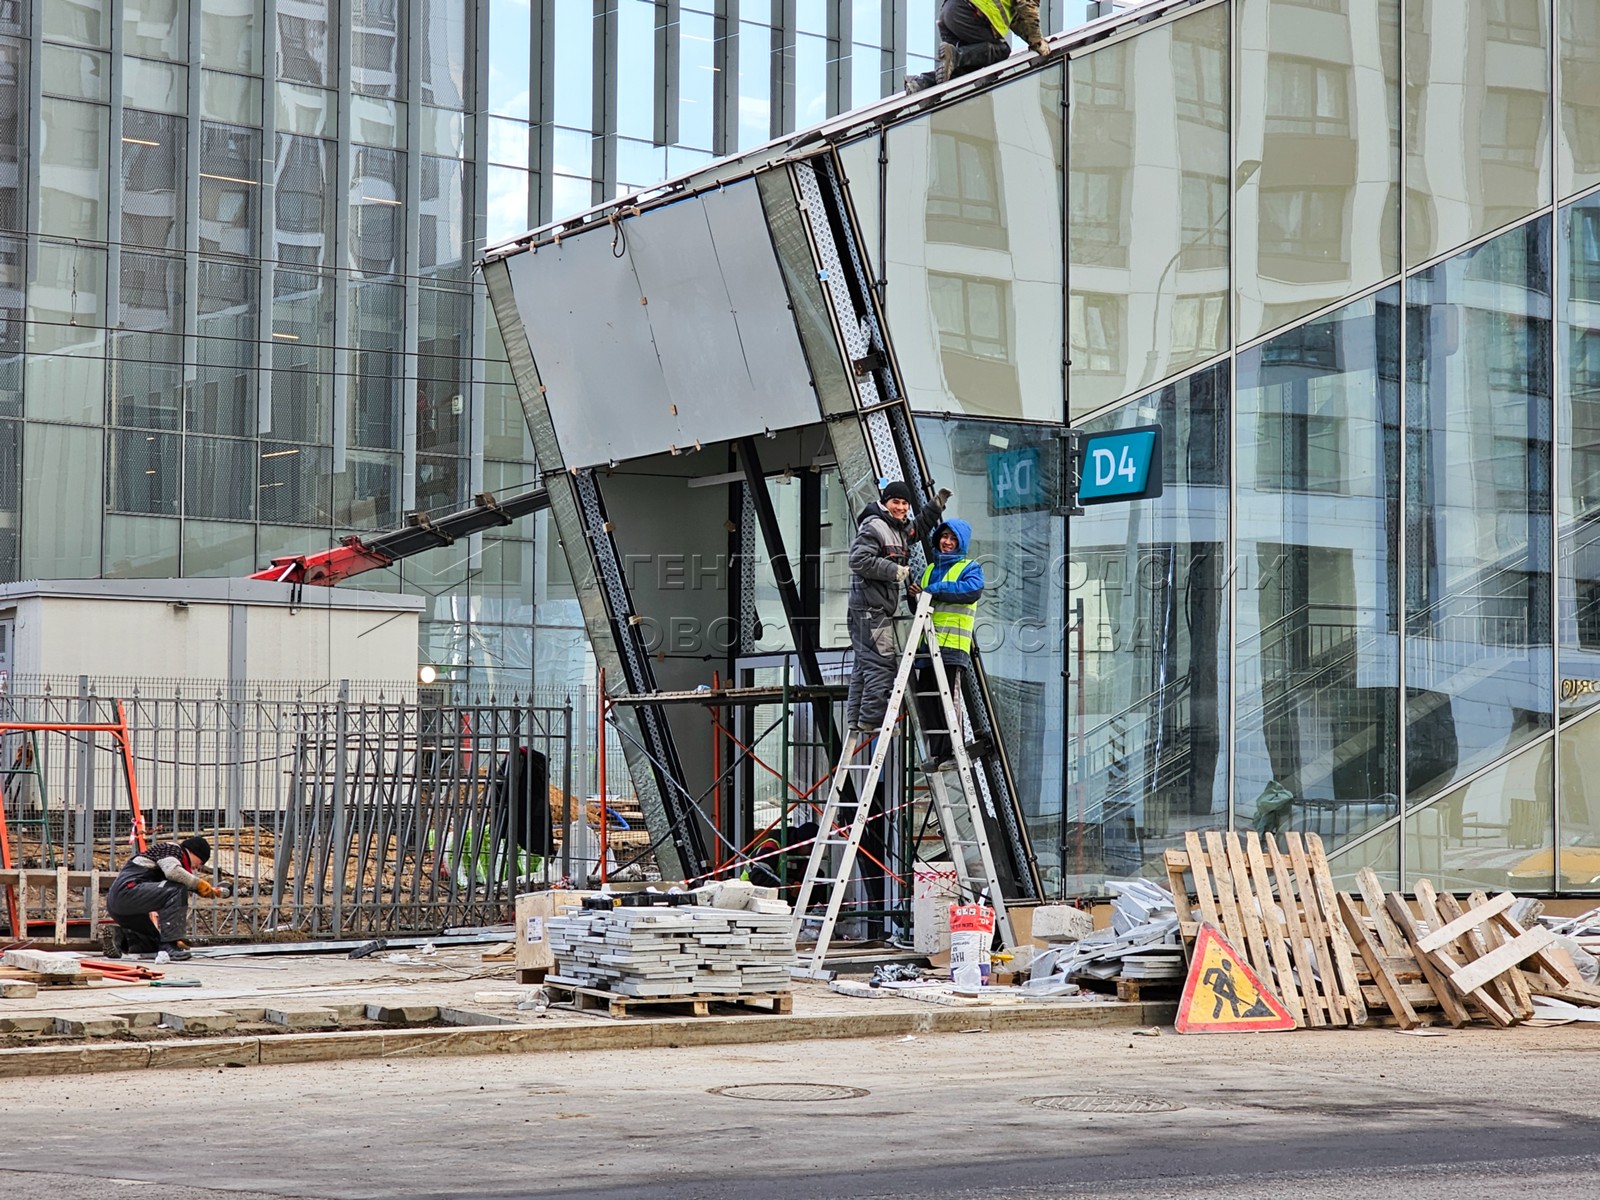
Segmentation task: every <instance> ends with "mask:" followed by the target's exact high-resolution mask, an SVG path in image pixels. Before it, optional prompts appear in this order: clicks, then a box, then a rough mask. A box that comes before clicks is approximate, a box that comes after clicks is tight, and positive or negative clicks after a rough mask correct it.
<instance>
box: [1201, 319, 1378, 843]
mask: <svg viewBox="0 0 1600 1200" xmlns="http://www.w3.org/2000/svg"><path fill="white" fill-rule="evenodd" d="M1399 298H1400V297H1399V291H1398V289H1396V288H1386V289H1384V290H1383V291H1382V292H1379V293H1378V294H1377V295H1375V296H1369V297H1367V298H1366V299H1364V300H1358V301H1356V302H1355V303H1353V304H1350V305H1347V306H1346V307H1345V308H1342V309H1340V310H1338V311H1337V312H1335V313H1332V314H1330V315H1328V316H1326V317H1322V318H1320V319H1318V320H1316V321H1312V322H1310V323H1309V324H1305V325H1301V326H1298V327H1296V328H1294V329H1291V330H1288V331H1285V332H1283V333H1280V334H1278V335H1277V336H1275V337H1273V338H1272V339H1270V340H1269V341H1267V342H1264V343H1262V344H1261V345H1259V346H1256V347H1255V348H1254V349H1252V350H1250V351H1248V352H1246V353H1244V354H1241V355H1240V356H1239V360H1238V372H1239V374H1238V385H1237V390H1236V410H1235V411H1236V418H1235V421H1236V424H1235V429H1236V437H1237V439H1238V469H1237V471H1236V473H1235V478H1236V485H1235V487H1236V492H1235V497H1236V504H1237V511H1238V516H1237V518H1236V527H1235V541H1234V547H1235V551H1234V553H1235V556H1236V557H1235V559H1234V562H1235V563H1236V565H1237V571H1236V588H1235V592H1236V602H1235V612H1236V614H1237V621H1238V625H1237V630H1236V638H1235V645H1236V651H1235V655H1236V657H1235V672H1236V674H1235V682H1234V695H1235V697H1236V700H1235V703H1236V710H1235V718H1234V748H1235V749H1234V759H1233V769H1234V815H1235V819H1236V821H1237V823H1238V824H1239V826H1240V827H1241V828H1252V829H1256V830H1259V831H1261V832H1263V833H1274V832H1279V831H1287V830H1300V831H1304V832H1314V833H1318V834H1320V835H1321V836H1322V839H1323V841H1324V843H1325V844H1328V845H1337V844H1339V843H1341V842H1344V841H1348V840H1349V839H1350V838H1352V837H1355V836H1358V835H1360V834H1361V833H1363V832H1365V831H1366V830H1367V829H1369V828H1371V827H1373V826H1375V825H1378V824H1380V823H1382V822H1384V821H1386V820H1388V819H1390V818H1392V817H1394V816H1396V815H1397V814H1398V812H1399V810H1400V791H1401V788H1400V739H1399V716H1400V702H1399V696H1400V692H1399V683H1400V661H1399V658H1400V636H1399V596H1400V589H1399V537H1398V528H1397V524H1398V522H1397V520H1396V515H1397V513H1398V509H1399V502H1400V462H1399V457H1400V440H1399V423H1400V379H1399V360H1400V312H1399Z"/></svg>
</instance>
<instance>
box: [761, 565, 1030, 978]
mask: <svg viewBox="0 0 1600 1200" xmlns="http://www.w3.org/2000/svg"><path fill="white" fill-rule="evenodd" d="M924 638H926V640H927V641H928V643H929V644H930V645H933V644H935V639H934V634H933V597H932V596H931V595H930V594H929V593H927V592H923V593H922V594H921V595H920V596H919V597H918V599H917V607H916V611H915V613H914V614H913V615H912V621H911V631H910V633H909V635H908V636H907V638H906V646H905V650H904V651H903V652H902V653H901V655H900V667H899V669H898V670H897V671H896V672H895V678H894V688H893V690H892V691H890V693H889V703H888V707H887V708H886V709H885V710H884V714H883V724H882V725H881V726H879V728H878V729H877V731H876V732H871V731H869V732H861V731H859V730H855V729H850V730H846V731H845V736H844V745H843V747H842V748H841V750H840V754H839V762H838V764H837V765H836V766H835V767H834V769H833V780H832V783H831V784H830V785H829V788H828V800H827V803H826V804H825V805H824V806H823V809H822V816H821V817H820V818H819V819H818V821H817V837H816V840H815V841H814V842H812V844H811V855H810V857H809V858H808V859H807V861H806V871H805V876H804V878H803V879H802V880H801V882H800V891H799V894H798V895H796V897H795V902H794V932H795V936H796V937H797V938H798V936H799V934H800V931H801V929H802V928H803V927H804V925H805V924H806V922H808V921H816V920H818V919H819V918H820V920H821V922H822V924H821V927H820V928H819V929H818V931H817V940H816V944H815V945H814V946H812V947H811V948H810V950H809V951H801V952H800V953H799V956H798V959H797V962H796V965H795V966H794V967H793V968H792V969H791V973H792V974H794V975H797V976H801V977H804V978H810V979H828V978H830V977H831V972H829V971H827V970H825V969H824V968H823V960H824V958H825V957H826V956H827V953H828V944H829V942H831V941H832V940H833V930H834V926H835V925H837V924H838V921H839V910H840V909H841V908H842V907H843V905H844V896H845V892H846V890H847V889H848V887H849V884H850V877H851V872H852V871H853V869H854V867H855V861H856V853H857V852H858V851H859V850H860V849H861V838H862V835H863V834H864V833H865V832H866V828H867V821H868V819H869V817H870V814H871V809H872V794H873V792H874V791H875V790H876V789H877V786H878V782H879V780H880V779H881V778H882V776H883V767H884V763H885V762H886V761H887V760H888V757H889V745H890V742H891V740H892V735H893V733H894V727H895V724H896V723H897V722H898V721H899V719H900V713H901V710H902V709H903V708H904V707H905V701H906V695H907V691H908V689H909V687H910V684H911V672H912V666H913V664H914V663H915V662H916V659H917V651H918V648H919V647H920V646H921V645H922V642H923V640H924ZM931 662H932V663H933V674H934V678H935V680H936V683H937V687H938V693H939V700H940V704H941V706H942V708H943V711H944V730H938V729H925V730H923V731H922V734H923V739H924V741H926V739H927V736H928V735H929V734H931V733H940V732H945V731H950V753H951V757H952V758H954V760H955V765H954V766H953V767H949V768H946V769H944V770H939V769H934V770H926V771H924V772H923V773H924V775H925V776H926V777H927V781H928V794H929V796H930V797H931V798H932V800H933V805H934V811H935V813H936V814H937V815H938V818H939V831H940V833H942V834H943V835H944V840H945V845H946V846H947V847H948V848H949V851H950V857H951V859H952V860H953V862H954V864H955V871H956V883H957V886H958V888H959V889H960V895H961V898H962V900H963V901H964V902H967V901H973V900H976V899H977V898H978V897H980V896H982V895H983V894H984V893H987V894H988V901H989V903H990V904H991V905H992V906H993V907H994V910H995V922H996V924H997V927H998V928H999V930H1000V933H1001V937H1002V939H1003V941H1004V943H1005V945H1006V946H1007V947H1010V946H1014V945H1015V944H1016V939H1015V938H1014V937H1013V935H1012V931H1011V918H1010V916H1009V914H1008V913H1007V912H1006V907H1005V901H1004V899H1003V898H1002V897H1001V895H1000V891H999V888H997V887H996V886H995V883H994V881H995V877H996V875H995V866H994V852H993V850H992V848H991V847H990V845H989V836H988V833H987V831H986V829H985V827H984V823H983V812H982V809H981V807H980V805H981V801H980V800H979V797H978V792H977V788H976V786H975V785H974V783H973V782H972V779H973V775H972V769H973V768H972V760H971V758H970V757H969V756H968V754H967V747H966V739H965V738H964V737H962V736H961V732H960V721H959V720H958V714H957V711H956V702H955V698H954V696H953V695H952V694H951V691H950V677H949V675H948V674H947V673H946V671H945V668H944V661H943V660H942V659H941V658H940V657H939V656H938V655H937V654H934V655H932V657H931ZM874 739H876V744H875V745H874V747H873V751H872V757H871V758H870V759H868V760H866V761H864V762H857V761H856V755H857V754H858V753H859V751H860V749H861V747H862V745H863V744H865V743H867V742H872V741H874ZM919 769H921V768H920V766H919ZM952 775H953V776H954V777H955V785H956V788H957V789H958V790H959V791H960V794H961V799H960V801H959V802H956V801H954V800H953V798H952V796H951V787H950V777H951V776H952ZM851 784H853V785H854V788H853V793H852V789H851V788H850V787H849V786H848V785H851ZM852 795H853V798H849V797H851V796H852ZM845 809H853V811H852V812H850V813H849V814H848V816H847V814H845V812H844V811H843V810H845ZM846 820H848V828H846V827H845V826H844V825H842V824H841V822H842V821H846ZM831 852H837V853H836V854H832V853H831ZM830 857H831V862H830ZM818 887H827V889H828V900H827V905H826V907H825V909H823V911H821V912H820V913H819V912H813V911H811V909H812V899H811V898H812V894H813V892H814V891H815V890H816V889H817V888H818Z"/></svg>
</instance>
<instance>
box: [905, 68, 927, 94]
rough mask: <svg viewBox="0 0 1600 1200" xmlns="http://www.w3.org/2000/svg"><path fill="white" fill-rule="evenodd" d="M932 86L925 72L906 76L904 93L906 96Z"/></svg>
mask: <svg viewBox="0 0 1600 1200" xmlns="http://www.w3.org/2000/svg"><path fill="white" fill-rule="evenodd" d="M932 86H933V85H932V84H930V83H929V82H928V76H927V74H926V73H924V74H921V75H907V76H906V95H908V96H915V95H916V94H917V93H918V92H920V91H924V90H926V89H927V88H929V87H932Z"/></svg>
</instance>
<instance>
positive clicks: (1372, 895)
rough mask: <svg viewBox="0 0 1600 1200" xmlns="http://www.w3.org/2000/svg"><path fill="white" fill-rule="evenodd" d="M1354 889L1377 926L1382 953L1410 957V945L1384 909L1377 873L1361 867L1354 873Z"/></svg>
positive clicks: (1381, 887) (1381, 889) (1369, 868)
mask: <svg viewBox="0 0 1600 1200" xmlns="http://www.w3.org/2000/svg"><path fill="white" fill-rule="evenodd" d="M1356 888H1357V889H1358V890H1359V891H1360V892H1361V898H1362V899H1363V900H1365V901H1366V903H1367V915H1368V916H1369V917H1371V918H1372V921H1373V924H1375V925H1376V926H1377V933H1378V943H1379V944H1380V945H1381V946H1382V947H1383V951H1384V953H1385V954H1391V955H1404V956H1405V957H1406V958H1410V957H1412V954H1411V943H1410V942H1408V941H1406V939H1405V938H1404V937H1403V936H1401V933H1400V928H1399V926H1397V925H1396V924H1395V923H1394V920H1393V918H1391V917H1390V916H1389V910H1388V909H1387V908H1385V907H1384V899H1383V885H1382V884H1381V883H1379V882H1378V873H1377V872H1376V871H1374V870H1373V869H1372V868H1371V867H1362V868H1361V870H1359V871H1357V872H1356Z"/></svg>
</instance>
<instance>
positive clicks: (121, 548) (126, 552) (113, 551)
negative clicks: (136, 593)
mask: <svg viewBox="0 0 1600 1200" xmlns="http://www.w3.org/2000/svg"><path fill="white" fill-rule="evenodd" d="M181 530H182V527H181V525H180V524H179V523H178V522H177V521H173V520H164V519H162V518H160V517H125V516H119V515H118V514H116V513H108V514H106V530H105V537H106V552H105V575H106V578H107V579H171V578H173V577H175V576H176V575H177V574H178V539H179V535H180V533H181Z"/></svg>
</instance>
